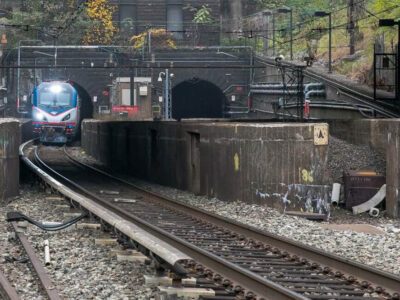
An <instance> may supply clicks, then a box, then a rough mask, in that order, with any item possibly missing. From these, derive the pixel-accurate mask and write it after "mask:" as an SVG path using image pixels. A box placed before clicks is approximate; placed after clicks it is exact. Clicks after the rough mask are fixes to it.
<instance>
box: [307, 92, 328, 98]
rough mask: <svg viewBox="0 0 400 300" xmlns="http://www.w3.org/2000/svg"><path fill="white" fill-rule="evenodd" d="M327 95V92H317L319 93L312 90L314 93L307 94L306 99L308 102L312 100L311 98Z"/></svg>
mask: <svg viewBox="0 0 400 300" xmlns="http://www.w3.org/2000/svg"><path fill="white" fill-rule="evenodd" d="M325 94H326V92H325V90H317V91H315V90H312V91H308V92H307V93H306V94H305V98H306V100H310V97H311V96H325Z"/></svg>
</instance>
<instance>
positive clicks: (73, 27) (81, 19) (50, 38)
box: [1, 0, 91, 48]
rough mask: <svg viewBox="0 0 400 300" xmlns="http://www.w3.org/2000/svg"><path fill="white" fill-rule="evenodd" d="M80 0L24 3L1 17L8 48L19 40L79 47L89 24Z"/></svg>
mask: <svg viewBox="0 0 400 300" xmlns="http://www.w3.org/2000/svg"><path fill="white" fill-rule="evenodd" d="M84 2H85V1H84V0H80V1H73V0H69V1H68V2H65V1H61V0H25V1H24V5H23V6H22V7H21V8H19V9H16V10H14V11H13V12H12V13H11V15H10V16H9V17H8V18H2V19H1V22H2V23H3V24H5V26H6V28H7V29H8V30H7V33H8V46H9V47H10V48H12V47H15V46H17V45H18V41H19V40H31V39H40V40H42V41H43V42H47V43H53V42H58V43H70V44H75V43H76V44H78V43H79V44H80V43H81V42H82V39H83V37H84V35H85V32H86V28H87V27H88V26H89V24H90V23H91V21H90V19H89V18H88V16H87V14H86V10H85V6H84Z"/></svg>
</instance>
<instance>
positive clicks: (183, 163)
mask: <svg viewBox="0 0 400 300" xmlns="http://www.w3.org/2000/svg"><path fill="white" fill-rule="evenodd" d="M313 127H314V124H295V123H293V124H278V123H275V124H274V123H270V124H245V123H210V122H203V123H200V122H181V123H177V122H130V123H129V122H104V121H96V120H88V121H84V123H83V124H82V134H83V136H82V146H83V148H84V149H85V150H86V152H87V153H88V154H89V155H92V156H94V157H95V158H96V159H98V160H100V161H101V162H103V163H105V164H106V165H107V166H108V167H111V168H113V169H115V170H117V171H120V172H125V173H128V174H129V175H132V176H135V177H138V178H142V179H145V180H149V181H152V182H155V183H159V184H163V185H167V186H172V187H176V188H179V189H184V190H189V191H192V192H194V193H195V194H200V195H207V196H209V197H217V198H219V199H221V200H224V201H236V200H240V201H245V202H248V203H260V204H266V205H269V206H272V207H275V208H278V209H281V210H284V209H287V210H297V211H300V210H301V209H302V210H303V211H314V212H320V213H328V212H329V205H328V191H329V187H327V186H326V185H325V184H326V182H327V151H328V147H327V146H315V145H314V129H313Z"/></svg>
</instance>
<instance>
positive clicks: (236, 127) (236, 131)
mask: <svg viewBox="0 0 400 300" xmlns="http://www.w3.org/2000/svg"><path fill="white" fill-rule="evenodd" d="M238 127H239V126H238V125H235V134H237V133H238Z"/></svg>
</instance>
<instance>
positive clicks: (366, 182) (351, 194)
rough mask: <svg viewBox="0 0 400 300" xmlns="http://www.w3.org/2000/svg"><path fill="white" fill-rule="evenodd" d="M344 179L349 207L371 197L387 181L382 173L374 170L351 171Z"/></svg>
mask: <svg viewBox="0 0 400 300" xmlns="http://www.w3.org/2000/svg"><path fill="white" fill-rule="evenodd" d="M343 179H344V197H345V201H346V208H347V209H351V208H352V207H353V206H357V205H359V204H362V203H364V202H366V201H368V200H369V199H371V198H372V197H373V196H374V195H375V194H376V193H377V192H378V191H379V189H380V188H381V187H382V185H384V184H385V182H386V179H385V177H384V176H383V175H382V174H380V173H377V172H373V171H349V172H348V173H345V174H344V176H343Z"/></svg>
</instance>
